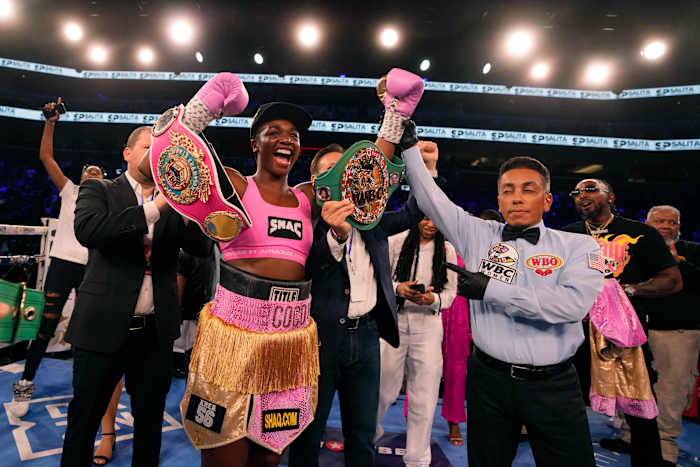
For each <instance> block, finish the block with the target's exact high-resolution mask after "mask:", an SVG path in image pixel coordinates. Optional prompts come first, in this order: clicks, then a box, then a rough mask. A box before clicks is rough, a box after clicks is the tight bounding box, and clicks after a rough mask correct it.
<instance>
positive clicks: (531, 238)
mask: <svg viewBox="0 0 700 467" xmlns="http://www.w3.org/2000/svg"><path fill="white" fill-rule="evenodd" d="M516 238H524V239H525V240H527V241H528V242H530V243H532V244H533V245H537V242H538V241H539V240H540V229H539V228H538V227H532V228H530V229H526V230H523V229H517V228H515V227H512V226H510V225H508V224H506V226H505V227H503V233H502V234H501V239H502V240H503V241H504V242H507V241H508V240H515V239H516Z"/></svg>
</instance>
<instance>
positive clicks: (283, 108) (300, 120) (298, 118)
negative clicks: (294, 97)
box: [250, 102, 313, 139]
mask: <svg viewBox="0 0 700 467" xmlns="http://www.w3.org/2000/svg"><path fill="white" fill-rule="evenodd" d="M273 120H289V121H290V122H292V123H293V124H294V126H295V127H297V130H299V132H300V133H303V132H305V131H306V130H308V129H309V127H310V126H311V121H312V120H313V119H312V118H311V115H310V114H309V113H308V112H307V111H306V110H304V109H303V108H302V107H300V106H298V105H296V104H290V103H289V102H268V103H267V104H263V105H261V106H260V107H258V111H257V112H255V115H254V116H253V123H251V125H250V139H253V138H255V135H257V134H258V129H260V127H261V126H262V124H263V123H267V122H271V121H273Z"/></svg>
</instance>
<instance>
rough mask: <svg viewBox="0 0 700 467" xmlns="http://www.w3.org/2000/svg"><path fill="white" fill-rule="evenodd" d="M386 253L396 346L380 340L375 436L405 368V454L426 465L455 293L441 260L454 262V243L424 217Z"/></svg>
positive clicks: (452, 276) (414, 465)
mask: <svg viewBox="0 0 700 467" xmlns="http://www.w3.org/2000/svg"><path fill="white" fill-rule="evenodd" d="M389 259H390V261H391V266H392V271H394V290H395V291H396V295H397V297H398V300H397V302H398V304H399V313H398V318H399V337H400V344H399V347H398V348H397V349H396V348H393V347H391V346H390V345H388V344H387V343H386V342H382V343H381V376H380V386H379V409H378V410H377V433H376V435H375V440H378V439H379V438H380V437H381V436H382V434H383V433H384V430H383V429H382V426H381V424H380V422H381V421H382V418H384V414H385V413H386V410H387V408H388V407H389V406H390V405H391V404H392V403H393V402H394V401H395V400H396V398H397V397H398V395H399V390H400V389H401V384H402V382H403V377H404V369H407V372H408V374H407V385H406V396H407V398H408V400H409V403H408V414H407V421H406V425H407V427H406V428H407V429H406V454H404V456H403V460H404V462H405V463H406V465H407V466H409V467H418V466H421V467H422V466H428V465H430V430H431V428H432V425H433V414H434V413H435V406H436V405H437V399H438V391H439V388H440V376H441V375H442V348H441V345H442V333H443V330H442V319H441V318H440V310H442V309H443V308H447V307H449V306H450V305H451V304H452V301H453V300H454V299H455V296H456V295H457V274H456V273H455V272H452V271H447V269H446V268H445V261H447V262H450V263H456V262H457V252H456V251H455V248H454V247H453V246H452V245H451V244H450V243H448V242H446V241H445V237H444V236H443V235H442V233H440V231H439V230H438V229H437V227H435V224H433V222H432V221H431V220H430V219H428V218H425V219H423V220H422V221H421V222H420V223H419V224H418V225H417V226H415V227H413V228H411V229H410V230H408V231H406V232H403V233H400V234H398V235H394V236H393V237H391V238H389Z"/></svg>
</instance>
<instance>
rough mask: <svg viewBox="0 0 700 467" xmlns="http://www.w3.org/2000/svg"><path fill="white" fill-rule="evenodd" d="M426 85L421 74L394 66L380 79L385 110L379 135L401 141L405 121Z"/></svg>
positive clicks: (378, 93)
mask: <svg viewBox="0 0 700 467" xmlns="http://www.w3.org/2000/svg"><path fill="white" fill-rule="evenodd" d="M424 87H425V84H424V83H423V79H422V78H421V77H420V76H418V75H416V74H413V73H411V72H410V71H406V70H402V69H400V68H392V69H391V71H389V73H388V74H387V75H386V76H385V77H382V78H381V79H380V80H379V82H378V83H377V96H379V99H380V100H381V101H382V103H383V104H384V109H385V112H384V119H383V120H382V126H381V128H380V129H379V134H378V135H377V136H379V137H380V138H382V139H384V140H386V141H389V142H391V143H394V144H398V143H399V141H401V135H403V130H404V126H403V122H404V121H405V120H408V119H409V118H411V115H413V112H414V111H415V110H416V107H417V106H418V102H420V98H421V97H422V96H423V88H424Z"/></svg>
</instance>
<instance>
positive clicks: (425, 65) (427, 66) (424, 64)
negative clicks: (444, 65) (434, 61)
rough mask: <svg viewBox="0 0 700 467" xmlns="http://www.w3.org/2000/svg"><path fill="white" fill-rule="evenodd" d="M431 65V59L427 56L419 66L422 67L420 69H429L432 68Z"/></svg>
mask: <svg viewBox="0 0 700 467" xmlns="http://www.w3.org/2000/svg"><path fill="white" fill-rule="evenodd" d="M430 65H431V64H430V60H428V59H427V58H424V59H423V61H422V62H420V65H419V66H418V68H420V71H428V69H430Z"/></svg>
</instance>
